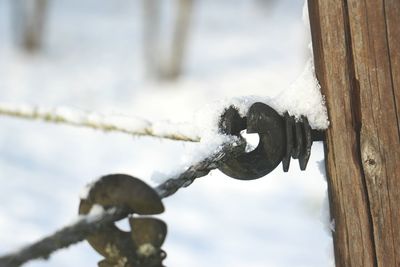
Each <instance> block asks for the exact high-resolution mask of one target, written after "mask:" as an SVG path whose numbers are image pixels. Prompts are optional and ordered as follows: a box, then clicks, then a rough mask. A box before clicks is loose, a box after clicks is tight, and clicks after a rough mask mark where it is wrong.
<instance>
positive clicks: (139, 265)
mask: <svg viewBox="0 0 400 267" xmlns="http://www.w3.org/2000/svg"><path fill="white" fill-rule="evenodd" d="M95 204H97V205H101V206H102V207H103V208H111V207H120V208H123V209H124V210H126V215H128V214H132V213H136V214H138V215H153V214H159V213H162V212H163V211H164V206H163V204H162V202H161V199H160V197H159V196H158V194H157V193H156V192H155V191H154V190H153V188H151V187H150V186H148V185H147V184H146V183H144V182H142V181H141V180H139V179H137V178H135V177H132V176H129V175H124V174H112V175H106V176H103V177H101V178H100V179H99V180H98V181H97V182H96V183H95V184H94V185H93V186H92V188H91V189H90V191H89V195H88V197H87V198H86V199H82V200H81V202H80V205H79V214H88V213H89V212H90V210H91V209H92V207H93V205H95ZM126 215H124V216H121V219H122V218H124V217H126ZM129 225H130V228H131V231H130V232H126V231H122V230H120V229H119V228H118V227H117V226H116V225H115V224H114V223H110V224H109V225H106V226H104V227H102V228H101V229H100V231H98V232H97V233H95V234H92V235H91V236H89V237H87V241H88V242H89V244H90V245H91V246H92V247H93V248H94V249H95V250H96V251H97V252H98V253H99V254H101V255H102V256H104V258H105V259H103V260H102V261H100V262H99V263H98V266H99V267H116V266H124V267H162V266H163V265H162V261H163V260H164V259H165V257H166V253H165V252H164V251H163V250H162V249H161V246H162V244H163V242H164V240H165V237H166V234H167V225H166V224H165V223H164V222H163V221H162V220H160V219H157V218H153V217H132V216H131V217H130V218H129Z"/></svg>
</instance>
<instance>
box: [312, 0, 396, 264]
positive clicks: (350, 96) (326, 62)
mask: <svg viewBox="0 0 400 267" xmlns="http://www.w3.org/2000/svg"><path fill="white" fill-rule="evenodd" d="M309 14H310V22H311V31H312V38H313V50H314V57H315V67H316V74H317V77H318V79H319V81H320V83H321V87H322V90H323V93H324V95H325V96H326V103H327V107H328V112H329V118H330V122H331V125H330V128H329V130H328V131H327V136H326V137H327V138H326V161H327V173H328V177H329V179H328V180H329V182H328V184H329V185H328V186H329V195H330V202H331V216H332V218H333V219H334V220H335V224H336V231H335V232H334V233H333V237H334V242H335V258H336V265H337V266H346V267H347V266H382V267H386V266H400V134H399V132H400V130H399V117H400V113H399V107H400V102H399V101H400V55H399V53H400V49H399V48H400V39H399V38H400V1H399V0H309Z"/></svg>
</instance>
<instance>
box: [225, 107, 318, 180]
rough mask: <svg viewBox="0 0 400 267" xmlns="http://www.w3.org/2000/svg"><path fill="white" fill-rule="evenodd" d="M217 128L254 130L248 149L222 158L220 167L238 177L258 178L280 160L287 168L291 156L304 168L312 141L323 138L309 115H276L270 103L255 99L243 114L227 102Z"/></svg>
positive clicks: (237, 131)
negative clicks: (255, 138) (254, 138)
mask: <svg viewBox="0 0 400 267" xmlns="http://www.w3.org/2000/svg"><path fill="white" fill-rule="evenodd" d="M219 128H220V131H221V132H222V133H224V134H228V135H235V136H238V137H240V138H242V137H241V135H240V132H241V131H243V130H246V132H247V133H257V134H258V135H259V140H260V141H259V143H258V145H257V147H256V148H255V149H254V150H253V151H250V152H244V153H243V154H242V155H241V156H239V157H237V158H234V159H231V160H229V161H227V162H225V163H224V164H223V165H222V166H221V167H219V170H220V171H222V172H223V173H224V174H226V175H228V176H230V177H232V178H235V179H239V180H253V179H258V178H261V177H263V176H265V175H267V174H268V173H270V172H271V171H273V170H274V169H275V168H276V167H277V166H278V165H279V164H280V163H281V162H282V167H283V171H284V172H287V171H288V170H289V166H290V159H291V158H293V159H298V160H299V165H300V169H301V170H305V169H306V167H307V163H308V160H309V158H310V154H311V146H312V143H313V141H321V140H323V133H322V132H320V131H316V130H313V129H311V126H310V124H309V122H308V119H307V118H306V117H305V116H301V117H300V118H298V119H297V120H296V118H295V117H294V116H290V115H289V113H287V112H286V113H285V114H284V115H283V116H281V115H279V113H278V112H276V111H275V110H274V109H273V108H271V107H270V106H268V105H266V104H264V103H261V102H257V103H254V104H253V105H252V106H251V107H250V108H249V110H248V112H247V114H246V116H245V117H241V116H240V114H239V111H238V110H237V109H236V108H235V107H233V106H230V107H229V108H227V109H226V110H225V111H224V113H223V114H222V116H221V119H220V123H219Z"/></svg>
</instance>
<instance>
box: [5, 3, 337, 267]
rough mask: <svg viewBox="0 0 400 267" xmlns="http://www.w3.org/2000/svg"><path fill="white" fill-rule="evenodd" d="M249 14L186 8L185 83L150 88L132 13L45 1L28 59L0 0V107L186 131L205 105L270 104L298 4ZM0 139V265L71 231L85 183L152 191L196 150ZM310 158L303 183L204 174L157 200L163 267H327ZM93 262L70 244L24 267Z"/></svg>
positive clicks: (227, 7) (13, 133) (282, 81)
mask: <svg viewBox="0 0 400 267" xmlns="http://www.w3.org/2000/svg"><path fill="white" fill-rule="evenodd" d="M166 2H167V3H169V2H171V3H172V2H173V1H166ZM257 2H261V1H240V0H221V1H212V0H203V1H197V2H196V7H195V9H196V12H195V18H194V22H193V28H192V34H191V40H190V46H189V56H188V58H187V64H186V71H185V75H184V77H183V78H182V79H181V80H180V81H179V82H178V83H168V84H165V83H163V84H160V83H154V82H149V81H148V80H146V79H144V75H143V74H144V71H143V69H142V65H143V64H142V58H141V41H140V37H141V32H140V29H141V20H140V15H141V10H140V1H134V0H129V1H128V0H113V1H107V0H85V1H78V0H69V1H61V0H53V1H52V2H51V16H50V18H49V22H50V25H49V27H48V32H47V33H48V35H47V38H46V46H45V49H44V51H43V53H42V54H40V55H37V56H28V55H25V54H23V53H20V52H19V51H18V50H16V49H15V48H14V46H13V44H12V38H11V32H10V17H9V15H10V12H9V11H10V10H9V9H10V6H9V3H10V1H7V0H0V102H7V103H27V104H36V105H42V106H53V107H54V106H71V107H75V108H80V109H83V110H95V111H107V112H110V111H113V112H117V113H123V114H127V115H135V116H136V115H137V116H141V117H145V118H148V119H157V120H158V119H169V120H173V121H189V122H190V121H191V120H192V119H193V116H194V114H195V112H196V111H197V110H199V109H200V110H201V108H203V107H204V105H206V104H208V103H210V102H212V101H214V100H218V99H221V98H225V97H232V96H241V95H259V96H271V97H273V96H276V95H279V94H280V93H281V92H282V90H284V89H285V88H288V87H289V86H290V84H291V83H292V82H293V80H295V78H296V77H297V76H298V75H299V74H300V73H301V72H302V68H303V66H304V64H305V60H306V58H307V42H308V41H307V40H306V38H305V36H306V33H305V30H304V25H303V23H302V5H303V1H300V0H296V1H293V0H282V1H277V2H278V3H277V5H275V6H274V8H273V10H268V9H265V8H261V7H260V6H259V5H257ZM299 94H301V92H299ZM0 129H1V131H0V182H1V186H0V203H1V206H0V254H3V253H6V252H8V251H10V250H13V249H16V248H18V247H20V246H22V245H24V244H27V243H28V242H31V241H34V240H36V239H38V238H40V237H42V236H44V235H46V234H48V233H51V232H53V231H54V230H56V229H58V228H60V227H61V226H63V225H64V224H66V223H68V222H71V221H73V220H74V219H75V218H76V214H77V206H78V203H79V192H80V191H81V189H82V188H83V187H84V185H85V184H87V183H88V182H90V181H91V180H93V179H95V178H97V177H99V176H101V175H105V174H109V173H114V172H123V173H128V174H131V175H134V176H137V177H140V178H141V179H144V180H145V181H147V182H149V183H153V182H152V181H151V179H150V178H151V176H152V175H153V172H155V171H158V172H163V171H168V170H171V169H174V166H179V164H180V162H181V161H182V159H183V158H184V157H185V154H187V153H189V151H192V149H193V146H196V145H195V144H184V143H180V142H174V141H161V140H157V139H156V140H154V139H150V138H141V139H139V138H132V137H129V136H126V135H123V134H111V133H110V134H104V133H101V132H96V131H93V130H88V129H80V128H73V127H70V126H59V125H49V124H45V123H42V122H32V121H22V120H17V119H12V118H5V117H0ZM322 160H323V152H322V145H321V144H319V143H315V144H314V146H313V150H312V156H311V159H310V163H309V167H308V169H307V171H306V172H300V170H299V168H298V164H297V162H295V161H292V164H291V168H290V172H289V173H283V172H282V170H281V168H280V167H279V168H277V170H275V171H274V172H273V173H271V174H269V175H268V176H267V177H264V178H262V179H259V180H255V181H249V182H243V181H237V180H234V179H230V178H228V177H226V176H224V175H223V174H221V173H220V172H218V171H215V172H213V173H211V174H210V175H209V176H207V177H204V178H201V179H198V180H197V181H196V182H195V183H194V184H193V185H191V186H190V187H189V188H186V189H184V190H181V191H179V192H178V193H177V194H176V195H174V196H172V197H170V198H168V199H165V201H164V203H165V206H166V212H165V214H163V215H162V218H163V219H164V220H165V221H166V222H167V223H168V227H169V229H168V231H169V232H168V237H167V241H166V243H165V245H164V248H165V250H166V251H167V253H168V257H167V260H166V262H165V263H166V265H167V266H171V267H172V266H192V267H197V266H199V267H200V266H202V267H203V266H208V267H212V266H230V267H236V266H252V267H257V266H263V267H265V266H268V267H286V266H287V267H302V266H304V267H325V266H331V261H332V252H331V237H330V236H329V234H328V231H327V230H326V229H325V226H324V225H323V223H322V221H321V210H326V209H322V206H323V199H324V198H325V194H326V183H325V181H324V177H323V174H322V173H321V166H322V163H321V162H322ZM322 172H323V170H322ZM323 216H325V215H323ZM323 216H322V217H323ZM99 259H100V256H98V255H97V254H96V253H95V252H94V251H93V250H92V249H91V248H90V247H89V246H88V245H87V244H86V243H81V244H79V245H75V246H72V247H70V248H69V249H67V250H63V251H60V252H58V253H56V254H54V256H52V257H51V259H50V261H48V262H45V261H35V262H31V263H29V264H27V265H26V266H29V267H39V266H43V267H44V266H57V267H64V266H65V267H66V266H95V264H96V262H97V261H98V260H99Z"/></svg>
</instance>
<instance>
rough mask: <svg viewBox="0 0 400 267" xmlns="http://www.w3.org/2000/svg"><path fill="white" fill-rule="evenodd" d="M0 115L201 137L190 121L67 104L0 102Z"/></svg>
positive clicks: (177, 137)
mask: <svg viewBox="0 0 400 267" xmlns="http://www.w3.org/2000/svg"><path fill="white" fill-rule="evenodd" d="M0 115H2V116H11V117H17V118H23V119H30V120H41V121H45V122H50V123H59V124H67V125H72V126H80V127H87V128H92V129H97V130H102V131H105V132H119V133H125V134H129V135H133V136H151V137H158V138H165V139H171V140H178V141H189V142H198V141H200V137H199V136H198V135H196V134H195V131H194V129H193V128H192V127H191V125H189V124H185V123H171V122H169V121H159V122H151V121H149V120H145V119H142V118H137V117H128V116H122V115H105V114H100V113H95V112H83V111H81V110H77V109H72V108H66V107H57V108H45V107H38V106H29V105H11V104H6V103H0Z"/></svg>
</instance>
